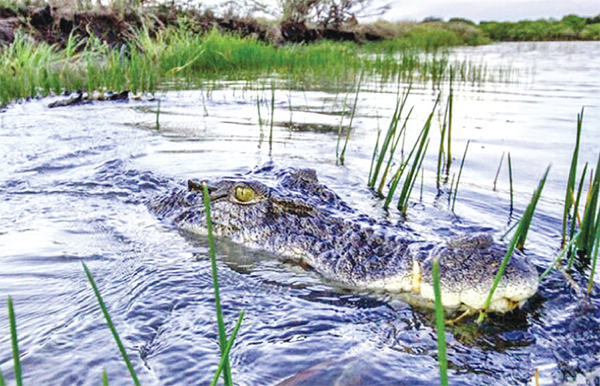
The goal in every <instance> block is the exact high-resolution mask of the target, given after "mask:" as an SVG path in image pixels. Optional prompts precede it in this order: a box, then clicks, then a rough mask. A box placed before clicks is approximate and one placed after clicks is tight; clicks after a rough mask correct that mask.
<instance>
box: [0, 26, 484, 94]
mask: <svg viewBox="0 0 600 386" xmlns="http://www.w3.org/2000/svg"><path fill="white" fill-rule="evenodd" d="M88 35H89V36H87V39H85V40H82V39H79V37H78V35H77V36H76V35H75V34H71V36H70V37H69V39H67V41H66V43H65V48H64V49H59V48H58V47H57V46H54V45H49V44H47V43H44V42H35V41H33V40H31V39H29V38H28V37H27V36H26V35H25V34H23V33H18V34H17V35H16V36H15V39H14V41H13V42H12V43H11V44H9V45H8V46H6V47H4V48H3V49H2V50H0V67H1V68H3V69H6V71H2V72H0V105H5V104H7V103H9V102H10V101H13V100H18V99H23V98H27V97H38V96H47V95H50V94H61V93H63V92H69V91H74V90H81V89H85V90H87V91H90V92H91V91H106V90H111V91H120V90H130V91H132V92H133V93H134V94H136V93H140V92H154V91H155V90H156V89H157V87H158V86H159V85H165V84H168V87H169V88H195V87H197V85H198V84H199V83H201V82H202V80H204V79H214V78H225V79H230V78H235V79H247V80H252V79H258V78H259V77H270V76H273V75H274V74H277V75H279V76H282V77H283V78H287V79H289V80H291V81H293V82H295V83H298V84H300V83H302V84H305V85H307V84H308V85H312V87H314V85H316V84H318V85H320V86H319V87H335V88H338V89H340V88H344V87H345V84H346V81H347V80H350V79H356V77H357V75H358V74H361V73H364V76H365V77H373V76H377V77H378V78H379V79H381V81H382V82H385V81H386V80H387V79H395V80H411V79H422V80H423V81H429V80H431V81H433V83H434V84H437V85H439V83H440V82H441V81H442V80H444V79H446V78H447V77H448V76H449V73H450V62H449V60H448V56H447V54H443V53H442V54H438V53H437V52H433V53H431V54H427V55H422V51H421V50H419V49H415V48H410V49H403V50H386V49H378V48H376V47H375V46H374V45H371V44H366V45H364V46H360V45H357V44H355V43H349V42H331V41H321V42H318V43H314V44H310V45H285V46H281V47H277V46H275V45H273V44H269V43H265V42H263V41H259V40H257V39H254V38H250V37H248V38H241V37H239V36H236V35H231V34H226V33H219V32H217V31H216V30H212V31H210V32H208V33H204V34H198V33H195V32H194V31H192V30H190V29H189V27H187V26H185V25H183V24H182V25H180V26H176V27H173V26H171V27H167V28H164V29H161V30H159V31H158V32H156V33H155V35H152V34H151V33H150V30H149V28H146V27H142V28H140V29H139V30H138V31H137V32H135V35H134V38H133V39H131V40H130V41H129V42H128V43H126V44H124V45H122V46H121V47H120V48H113V47H111V46H109V45H108V44H107V43H106V42H104V41H102V40H101V39H99V38H97V37H96V36H94V35H92V34H88ZM83 41H85V43H82V42H83ZM473 68H477V65H473ZM471 71H473V70H471ZM457 80H458V79H457ZM461 81H466V80H465V79H462V80H461Z"/></svg>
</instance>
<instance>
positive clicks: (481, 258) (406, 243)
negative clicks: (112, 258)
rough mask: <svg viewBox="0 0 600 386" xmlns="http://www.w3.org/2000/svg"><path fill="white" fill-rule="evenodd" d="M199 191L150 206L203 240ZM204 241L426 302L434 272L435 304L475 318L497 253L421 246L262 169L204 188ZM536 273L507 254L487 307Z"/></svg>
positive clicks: (306, 183)
mask: <svg viewBox="0 0 600 386" xmlns="http://www.w3.org/2000/svg"><path fill="white" fill-rule="evenodd" d="M201 184H202V182H201V181H200V180H197V179H190V180H188V182H187V186H184V185H183V186H178V187H177V188H175V189H174V190H173V191H172V192H170V193H169V194H167V195H163V196H161V197H158V198H156V199H154V200H153V201H152V202H151V204H150V205H151V208H152V209H153V210H154V212H155V213H156V214H157V216H159V217H161V218H169V219H171V220H172V221H174V223H175V224H177V226H178V227H180V228H182V229H185V230H187V231H191V232H194V233H199V234H206V233H207V227H206V216H205V209H204V205H203V195H202V187H201ZM207 185H208V191H209V194H210V202H211V204H210V205H211V218H212V224H213V232H214V234H215V235H216V236H217V237H224V238H229V239H230V240H232V241H233V242H235V243H239V244H243V245H245V246H247V247H250V248H258V249H262V250H267V251H270V252H272V253H274V254H275V255H277V256H280V257H281V258H282V259H284V260H286V261H294V262H297V263H298V264H300V265H301V266H304V267H306V266H309V267H312V269H314V270H315V271H316V272H318V273H319V274H321V275H322V276H323V277H325V278H326V279H329V280H331V281H333V282H335V283H337V284H339V285H342V286H346V287H350V288H356V289H361V290H362V289H366V290H374V291H383V292H385V293H397V294H411V296H416V298H418V299H420V300H424V301H425V302H426V303H431V301H433V300H434V299H435V298H434V289H433V280H432V267H433V261H434V260H435V259H437V260H438V261H439V267H440V271H439V272H440V288H441V298H442V304H443V306H445V307H446V308H448V309H454V310H467V311H473V310H481V309H482V308H483V307H484V303H485V301H486V298H487V296H488V293H489V291H490V288H491V287H492V283H493V281H494V278H495V276H496V273H497V271H498V268H499V266H500V265H501V262H502V260H503V258H504V256H505V254H506V248H505V247H504V246H503V245H502V244H500V243H496V242H494V241H493V239H492V237H491V236H490V235H489V234H487V233H473V234H465V235H460V236H454V237H452V238H449V239H448V240H446V241H436V242H432V241H428V240H426V239H424V238H423V237H419V235H418V234H416V232H414V231H412V230H410V229H408V228H407V227H406V226H402V225H396V224H392V223H391V222H389V221H386V220H384V221H375V220H374V219H372V218H371V217H369V216H367V215H365V214H361V213H359V212H357V211H356V210H354V209H352V208H351V207H349V206H348V205H347V204H346V203H345V202H344V201H343V200H342V199H341V198H340V197H339V196H338V195H337V194H336V193H335V192H334V191H332V190H331V189H329V188H328V187H327V186H325V185H323V184H321V183H320V182H319V180H318V178H317V174H316V172H315V170H313V169H303V168H287V169H276V168H275V167H274V166H267V167H263V168H262V169H258V170H256V171H254V172H251V173H248V174H245V175H237V176H234V177H227V178H223V179H220V180H218V181H214V182H211V183H208V184H207ZM537 288H538V274H537V271H536V269H535V267H534V266H533V265H532V264H531V263H530V262H529V261H528V260H527V259H526V258H525V256H524V255H523V254H522V253H521V252H519V251H515V252H514V253H513V255H512V257H511V259H510V261H509V263H508V265H507V266H506V269H505V272H504V275H503V277H502V280H501V281H500V283H499V285H498V287H497V289H496V290H495V292H494V296H493V298H492V302H491V304H490V306H489V308H488V310H489V311H492V312H498V313H503V312H508V311H511V310H513V309H515V308H516V307H520V306H522V305H523V304H524V303H525V302H526V300H527V299H528V298H530V297H531V296H533V295H534V294H535V293H536V292H537Z"/></svg>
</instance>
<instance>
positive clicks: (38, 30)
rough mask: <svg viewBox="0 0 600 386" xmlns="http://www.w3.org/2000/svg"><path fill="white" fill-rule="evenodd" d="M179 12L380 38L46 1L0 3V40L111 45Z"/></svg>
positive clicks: (266, 37) (289, 35) (244, 30)
mask: <svg viewBox="0 0 600 386" xmlns="http://www.w3.org/2000/svg"><path fill="white" fill-rule="evenodd" d="M182 16H185V17H186V21H187V22H188V23H189V27H190V28H191V29H192V30H194V31H195V32H198V33H202V32H207V31H210V30H212V29H214V28H216V29H219V30H221V31H223V32H232V33H236V34H239V35H240V36H243V37H246V36H253V37H255V38H257V39H260V40H263V41H268V42H272V43H276V44H282V43H285V42H293V43H300V42H312V41H315V40H318V39H330V40H339V41H373V40H382V39H383V38H384V37H383V36H379V35H378V34H376V33H374V32H372V31H368V32H362V33H359V32H357V31H356V30H353V29H351V28H350V29H337V30H336V29H331V28H309V27H308V26H306V24H304V23H294V22H284V23H281V24H279V25H265V24H261V23H259V22H258V21H257V20H255V19H252V18H241V17H227V18H226V17H216V16H214V15H213V14H212V13H209V12H207V13H199V12H196V11H181V10H177V9H172V8H166V7H165V8H156V9H148V10H143V11H137V12H120V13H119V12H115V11H114V10H111V9H107V8H100V9H97V10H94V11H84V12H69V11H66V10H61V9H57V8H52V7H50V6H46V7H44V8H35V7H27V8H22V9H18V10H14V9H10V8H5V7H2V6H0V44H7V43H11V42H12V41H13V40H14V37H15V34H16V33H18V32H17V31H22V32H23V33H25V34H27V35H28V36H30V37H31V38H33V39H34V40H36V41H44V42H47V43H50V44H57V45H58V46H60V47H64V46H65V44H66V42H67V40H68V38H69V36H70V35H71V34H74V35H75V36H77V37H79V40H80V41H81V40H83V41H85V39H88V37H89V36H90V35H92V36H95V37H97V38H99V39H101V40H102V41H104V42H106V43H108V44H109V45H111V46H113V47H114V46H119V45H121V44H123V43H126V42H128V41H129V40H131V39H132V38H133V36H134V34H133V31H135V30H138V29H140V28H142V27H144V26H145V27H147V28H148V29H149V31H150V33H151V34H156V33H157V32H158V31H159V30H160V29H162V28H165V27H167V26H171V25H173V26H175V25H178V20H179V18H180V17H182Z"/></svg>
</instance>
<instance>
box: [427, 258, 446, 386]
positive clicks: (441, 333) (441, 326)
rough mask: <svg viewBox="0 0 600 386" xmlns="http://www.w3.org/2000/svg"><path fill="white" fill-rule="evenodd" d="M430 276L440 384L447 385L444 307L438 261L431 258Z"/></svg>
mask: <svg viewBox="0 0 600 386" xmlns="http://www.w3.org/2000/svg"><path fill="white" fill-rule="evenodd" d="M431 276H432V279H433V293H434V295H435V329H436V332H437V342H438V363H439V365H440V385H442V386H448V361H447V359H446V335H445V331H446V330H445V325H446V319H445V317H444V307H443V306H442V291H441V289H440V261H439V259H437V258H436V259H434V260H433V267H432V272H431Z"/></svg>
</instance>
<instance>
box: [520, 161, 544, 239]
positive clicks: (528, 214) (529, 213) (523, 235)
mask: <svg viewBox="0 0 600 386" xmlns="http://www.w3.org/2000/svg"><path fill="white" fill-rule="evenodd" d="M548 172H550V167H549V166H548V168H547V169H546V172H545V173H544V176H543V177H542V179H541V181H540V183H539V185H538V188H537V189H536V190H535V192H534V193H533V197H532V198H531V202H530V203H529V205H528V206H527V209H526V210H525V213H524V214H523V218H522V219H521V223H520V224H519V228H521V230H520V231H519V228H517V232H518V233H519V240H518V241H517V248H519V249H523V248H524V247H525V240H527V233H528V232H529V226H530V225H531V219H532V218H533V212H534V211H535V207H536V206H537V203H538V201H539V199H540V196H541V195H542V190H543V189H544V184H546V178H547V177H548Z"/></svg>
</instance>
